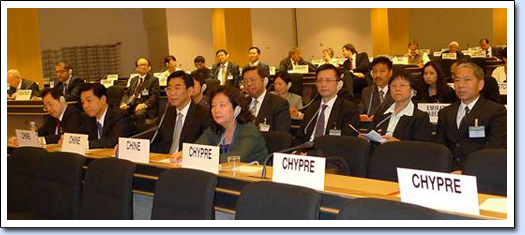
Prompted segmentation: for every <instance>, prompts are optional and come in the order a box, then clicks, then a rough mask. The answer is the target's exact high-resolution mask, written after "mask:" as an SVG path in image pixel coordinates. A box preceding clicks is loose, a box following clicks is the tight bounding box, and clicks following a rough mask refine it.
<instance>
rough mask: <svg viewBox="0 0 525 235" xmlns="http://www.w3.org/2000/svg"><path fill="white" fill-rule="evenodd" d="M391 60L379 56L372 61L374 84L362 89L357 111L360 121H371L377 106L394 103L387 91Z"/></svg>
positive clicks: (391, 71) (390, 74)
mask: <svg viewBox="0 0 525 235" xmlns="http://www.w3.org/2000/svg"><path fill="white" fill-rule="evenodd" d="M392 73H393V70H392V61H391V60H390V59H388V58H386V57H383V56H380V57H377V58H374V60H373V61H372V78H373V81H374V85H372V86H369V87H366V88H365V89H363V93H362V94H361V103H359V111H360V113H361V116H360V119H361V121H372V117H373V116H374V113H375V112H376V110H377V109H378V107H382V106H383V105H385V106H387V107H389V106H390V105H392V104H393V103H394V100H393V99H392V97H390V92H389V91H388V81H390V77H392Z"/></svg>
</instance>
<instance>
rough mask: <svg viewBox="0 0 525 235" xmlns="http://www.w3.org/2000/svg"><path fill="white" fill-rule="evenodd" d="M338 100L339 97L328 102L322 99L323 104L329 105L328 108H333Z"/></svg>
mask: <svg viewBox="0 0 525 235" xmlns="http://www.w3.org/2000/svg"><path fill="white" fill-rule="evenodd" d="M336 99H337V95H335V96H334V97H333V98H332V99H330V100H329V101H328V102H326V103H325V102H323V101H322V99H321V104H322V105H323V104H325V105H328V108H332V107H334V103H335V100H336Z"/></svg>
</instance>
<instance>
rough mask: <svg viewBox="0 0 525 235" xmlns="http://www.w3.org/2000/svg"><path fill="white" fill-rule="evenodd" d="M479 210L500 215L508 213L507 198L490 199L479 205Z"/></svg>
mask: <svg viewBox="0 0 525 235" xmlns="http://www.w3.org/2000/svg"><path fill="white" fill-rule="evenodd" d="M479 209H481V210H486V211H494V212H498V213H504V214H506V213H507V199H506V198H489V199H487V200H485V202H483V203H481V205H479Z"/></svg>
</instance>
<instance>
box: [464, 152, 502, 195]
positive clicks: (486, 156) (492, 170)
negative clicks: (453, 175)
mask: <svg viewBox="0 0 525 235" xmlns="http://www.w3.org/2000/svg"><path fill="white" fill-rule="evenodd" d="M463 174H464V175H473V176H476V180H477V184H478V192H479V193H486V194H493V195H501V196H507V150H506V149H486V150H479V151H476V152H473V153H471V154H470V155H469V156H468V157H467V158H466V159H465V163H464V164H463Z"/></svg>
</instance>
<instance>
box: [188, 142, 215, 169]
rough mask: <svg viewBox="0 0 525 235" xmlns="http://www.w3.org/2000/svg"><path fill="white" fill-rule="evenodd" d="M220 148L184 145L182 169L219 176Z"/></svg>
mask: <svg viewBox="0 0 525 235" xmlns="http://www.w3.org/2000/svg"><path fill="white" fill-rule="evenodd" d="M219 151H220V150H219V147H217V146H211V145H201V144H189V143H183V144H182V167H184V168H192V169H197V170H203V171H207V172H210V173H213V174H219Z"/></svg>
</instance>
